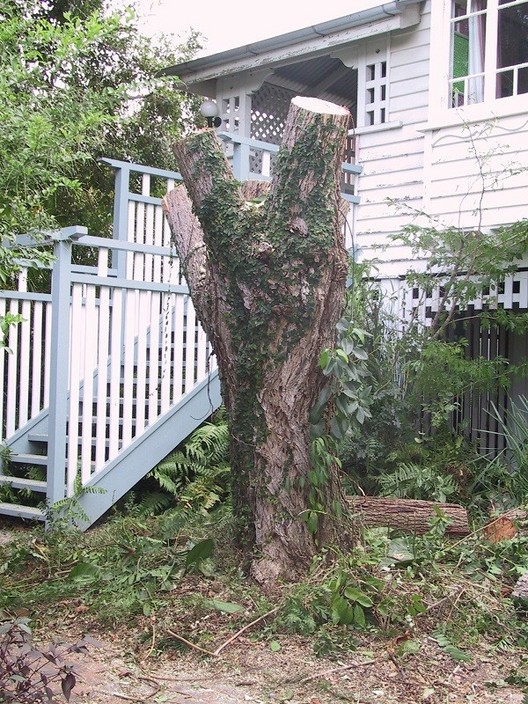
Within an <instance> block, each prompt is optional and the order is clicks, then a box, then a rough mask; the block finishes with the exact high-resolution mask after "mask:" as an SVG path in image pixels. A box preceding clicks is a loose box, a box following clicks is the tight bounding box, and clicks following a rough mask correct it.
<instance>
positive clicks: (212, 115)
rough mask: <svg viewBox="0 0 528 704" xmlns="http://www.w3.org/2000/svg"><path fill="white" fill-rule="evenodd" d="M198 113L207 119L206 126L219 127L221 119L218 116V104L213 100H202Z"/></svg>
mask: <svg viewBox="0 0 528 704" xmlns="http://www.w3.org/2000/svg"><path fill="white" fill-rule="evenodd" d="M200 113H201V114H202V115H203V116H204V117H205V119H206V120H207V126H208V127H220V125H221V124H222V120H221V119H220V118H219V117H218V105H217V104H216V103H215V101H214V100H204V102H203V103H202V104H201V105H200Z"/></svg>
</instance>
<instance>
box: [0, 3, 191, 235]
mask: <svg viewBox="0 0 528 704" xmlns="http://www.w3.org/2000/svg"><path fill="white" fill-rule="evenodd" d="M197 41H198V40H197V36H196V35H192V36H191V37H190V38H189V39H188V41H187V42H186V44H184V45H182V46H177V47H174V48H171V47H170V46H169V44H168V42H167V43H165V44H157V45H156V44H153V43H152V42H151V41H150V40H148V39H147V38H146V37H144V36H142V35H141V34H140V32H139V29H138V23H137V18H136V15H135V14H134V10H133V8H132V7H129V8H126V9H124V10H120V11H111V10H110V9H108V8H107V7H106V4H105V2H104V0H89V2H78V1H76V0H73V1H71V2H69V1H68V0H61V1H57V2H54V1H52V0H50V1H49V2H37V1H36V0H0V62H1V69H2V70H1V72H0V120H1V122H2V127H3V139H2V142H1V143H0V161H1V163H2V171H1V173H0V235H1V236H2V238H3V239H6V238H10V237H12V236H13V235H15V234H19V233H22V232H28V231H33V232H34V231H38V230H42V229H49V228H53V227H57V226H63V225H70V224H74V223H79V224H83V225H87V226H88V227H89V228H90V229H91V230H92V232H93V234H107V233H108V232H109V226H110V217H111V207H110V202H109V201H110V199H111V194H112V177H113V175H112V174H111V173H110V170H109V169H108V168H107V167H103V166H102V165H100V164H99V163H98V162H97V159H98V158H99V157H101V156H110V157H114V158H117V159H123V160H138V161H144V162H149V163H152V164H155V165H157V166H164V165H168V163H169V159H170V144H171V143H172V141H173V140H174V139H175V138H176V137H177V136H179V135H180V134H181V130H182V123H183V116H184V114H190V112H189V111H190V109H191V106H190V105H189V102H188V100H186V99H184V98H183V97H182V95H181V94H178V92H177V91H175V90H174V86H173V85H168V84H167V81H166V79H160V78H156V77H155V75H156V72H157V71H158V70H159V69H160V68H162V67H163V66H166V65H167V64H169V63H174V62H177V61H178V60H184V59H186V58H190V56H191V55H192V53H193V51H194V50H195V49H196V48H197V47H198V46H199V45H198V43H197Z"/></svg>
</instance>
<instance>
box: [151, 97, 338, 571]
mask: <svg viewBox="0 0 528 704" xmlns="http://www.w3.org/2000/svg"><path fill="white" fill-rule="evenodd" d="M348 120H349V113H348V110H346V109H345V108H342V107H340V106H337V105H334V104H332V103H328V102H326V101H322V100H316V99H312V98H299V97H297V98H294V99H293V100H292V103H291V107H290V111H289V114H288V118H287V122H286V126H285V130H284V137H283V141H282V146H281V149H280V152H279V154H278V157H277V161H276V166H275V172H274V176H273V180H272V182H271V185H270V187H269V189H268V188H267V186H263V185H261V184H248V185H245V186H244V187H242V186H241V184H240V183H239V182H238V181H236V179H235V178H234V176H233V174H232V171H231V167H230V165H229V163H228V161H227V159H226V158H225V155H224V151H223V148H222V145H221V144H220V142H219V140H218V138H217V137H216V135H215V133H214V131H213V130H208V129H206V130H202V131H200V132H198V133H197V134H194V135H192V136H191V137H188V138H187V139H185V140H183V141H182V142H179V143H178V144H176V145H175V147H174V152H175V154H176V157H177V161H178V167H179V169H180V171H181V173H182V176H183V179H184V182H185V187H183V186H179V187H177V188H176V189H175V190H174V191H173V192H171V193H170V194H168V196H167V197H166V198H165V200H164V209H165V212H166V215H167V219H168V222H169V225H170V228H171V231H172V233H173V236H174V241H175V243H176V247H177V250H178V254H179V256H180V259H181V262H182V267H183V271H184V274H185V276H186V279H187V282H188V284H189V288H190V291H191V296H192V298H193V302H194V305H195V307H196V310H197V313H198V317H199V319H200V321H201V323H202V325H203V327H204V329H205V331H206V333H207V335H208V336H209V339H210V340H211V343H212V345H213V349H214V352H215V354H216V357H217V360H218V367H219V375H220V382H221V386H222V398H223V401H224V404H225V407H226V410H227V415H228V419H229V427H230V434H231V443H230V455H231V457H230V460H231V467H232V476H233V501H234V513H235V515H236V516H237V517H238V519H239V539H240V541H241V543H242V545H243V546H244V547H245V549H246V551H247V554H249V555H252V556H254V559H253V562H252V574H253V575H254V577H255V578H256V579H257V580H258V581H259V582H261V583H268V582H273V581H275V580H276V579H277V578H278V577H284V578H290V577H296V576H297V575H298V574H299V573H302V571H303V570H304V568H305V567H306V566H307V565H308V564H309V562H310V559H311V557H312V556H313V554H314V553H315V552H316V550H317V549H318V546H320V545H322V544H328V543H334V544H335V543H339V542H341V541H342V540H343V538H344V537H345V534H346V531H343V530H342V529H341V527H340V524H339V521H338V519H337V514H338V511H337V510H336V506H337V504H338V503H339V502H340V501H341V500H342V499H343V497H342V492H341V487H340V482H339V478H338V473H337V468H336V467H331V468H330V470H329V471H328V473H327V476H326V477H325V478H324V481H321V476H320V475H318V477H317V478H315V475H314V473H313V471H312V470H313V466H312V458H311V438H310V434H309V414H310V411H311V409H312V408H313V406H314V405H315V403H316V400H317V398H318V396H319V393H320V391H321V389H322V388H323V386H324V385H325V384H326V383H327V380H326V379H325V377H324V376H323V374H322V371H321V369H320V367H319V364H318V361H319V357H320V354H321V352H322V351H323V350H324V349H326V348H328V347H332V346H333V345H334V342H335V334H336V323H337V321H338V320H339V318H340V317H341V314H342V311H343V306H344V300H345V282H346V276H347V271H348V255H347V252H346V249H345V246H344V217H345V214H346V205H345V204H344V201H342V199H341V196H340V183H341V164H342V159H343V153H344V146H345V140H346V136H347V130H348ZM268 190H269V193H267V194H266V192H267V191H268ZM314 482H317V485H315V484H314ZM309 513H310V514H311V515H312V517H313V516H314V515H315V518H316V521H317V527H316V529H315V531H314V530H313V529H309V526H308V522H307V515H308V514H309Z"/></svg>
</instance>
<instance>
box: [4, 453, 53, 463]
mask: <svg viewBox="0 0 528 704" xmlns="http://www.w3.org/2000/svg"><path fill="white" fill-rule="evenodd" d="M9 462H10V464H30V465H37V464H38V465H47V464H48V458H47V455H30V454H25V453H20V454H14V453H13V454H12V455H9Z"/></svg>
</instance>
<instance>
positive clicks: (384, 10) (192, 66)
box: [156, 0, 421, 76]
mask: <svg viewBox="0 0 528 704" xmlns="http://www.w3.org/2000/svg"><path fill="white" fill-rule="evenodd" d="M419 2H421V0H392V1H391V2H385V3H380V4H379V5H378V6H377V7H373V8H370V9H368V10H361V11H359V12H355V13H353V14H350V15H345V16H343V17H338V18H336V19H333V20H328V21H326V22H321V23H319V24H314V25H310V26H308V27H305V28H303V29H297V30H294V31H292V32H286V33H285V34H279V35H277V36H275V37H271V38H269V39H262V40H260V41H258V42H254V43H252V44H246V45H244V46H240V47H235V48H234V49H228V50H227V51H221V52H218V53H217V54H211V55H209V56H201V57H200V58H198V59H192V60H191V61H184V62H182V63H180V64H175V65H174V66H168V67H167V68H164V69H162V70H161V71H158V72H157V74H156V75H157V76H181V75H189V74H192V73H198V72H200V71H201V70H203V69H205V68H207V69H209V70H211V69H213V68H214V67H216V66H218V67H219V66H225V65H226V64H230V63H234V62H236V61H240V60H241V59H249V58H251V57H257V56H259V57H260V56H262V55H264V54H266V53H269V52H271V51H276V50H279V49H283V48H285V47H288V46H292V45H294V44H300V43H301V42H306V41H309V40H311V39H314V38H316V37H327V36H330V35H332V34H335V33H337V32H343V31H346V30H347V29H352V28H354V27H359V26H361V25H364V24H368V23H370V22H375V21H378V20H380V19H384V18H388V17H394V16H395V15H399V14H401V13H402V12H403V11H404V10H405V8H406V7H407V6H408V5H417V4H418V3H419Z"/></svg>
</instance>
